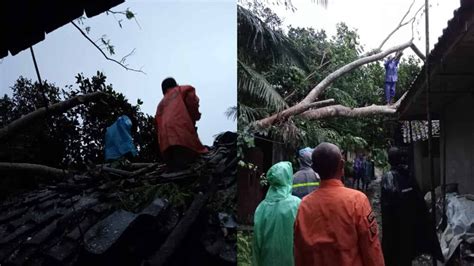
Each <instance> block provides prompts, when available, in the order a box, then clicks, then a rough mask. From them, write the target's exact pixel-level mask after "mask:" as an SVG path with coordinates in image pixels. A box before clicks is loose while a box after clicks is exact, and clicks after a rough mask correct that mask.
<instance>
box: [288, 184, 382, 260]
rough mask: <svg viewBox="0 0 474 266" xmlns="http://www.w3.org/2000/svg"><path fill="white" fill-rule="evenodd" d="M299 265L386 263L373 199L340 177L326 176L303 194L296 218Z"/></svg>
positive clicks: (295, 247) (295, 246)
mask: <svg viewBox="0 0 474 266" xmlns="http://www.w3.org/2000/svg"><path fill="white" fill-rule="evenodd" d="M294 244H295V245H294V254H295V265H296V266H303V265H304V266H308V265H318V266H328V265H334V266H345V265H350V266H361V265H363V266H369V265H370V266H383V265H384V259H383V255H382V249H381V247H380V242H379V239H378V230H377V221H376V220H375V216H374V215H373V213H372V209H371V207H370V203H369V200H368V199H367V197H366V196H365V195H364V194H363V193H362V192H359V191H357V190H353V189H349V188H345V187H344V185H343V184H342V182H341V181H340V180H337V179H329V180H323V181H322V182H321V185H320V187H319V189H318V190H316V191H314V192H312V193H310V194H308V195H307V196H306V197H304V198H303V200H302V201H301V204H300V206H299V208H298V214H297V216H296V221H295V238H294Z"/></svg>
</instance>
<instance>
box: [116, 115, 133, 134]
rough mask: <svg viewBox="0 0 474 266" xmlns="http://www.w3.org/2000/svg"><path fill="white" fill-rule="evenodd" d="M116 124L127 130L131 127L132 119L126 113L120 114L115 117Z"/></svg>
mask: <svg viewBox="0 0 474 266" xmlns="http://www.w3.org/2000/svg"><path fill="white" fill-rule="evenodd" d="M117 125H118V126H119V127H121V128H123V129H126V130H127V131H129V130H130V129H131V128H132V120H130V118H128V116H126V115H122V116H121V117H119V118H118V119H117Z"/></svg>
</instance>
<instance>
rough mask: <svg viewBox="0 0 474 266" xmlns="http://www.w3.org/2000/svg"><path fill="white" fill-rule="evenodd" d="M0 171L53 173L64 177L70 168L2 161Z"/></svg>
mask: <svg viewBox="0 0 474 266" xmlns="http://www.w3.org/2000/svg"><path fill="white" fill-rule="evenodd" d="M0 171H1V172H7V171H15V172H28V173H35V174H39V175H53V176H56V177H63V176H66V175H68V174H69V171H68V170H62V169H58V168H54V167H49V166H46V165H40V164H32V163H7V162H0Z"/></svg>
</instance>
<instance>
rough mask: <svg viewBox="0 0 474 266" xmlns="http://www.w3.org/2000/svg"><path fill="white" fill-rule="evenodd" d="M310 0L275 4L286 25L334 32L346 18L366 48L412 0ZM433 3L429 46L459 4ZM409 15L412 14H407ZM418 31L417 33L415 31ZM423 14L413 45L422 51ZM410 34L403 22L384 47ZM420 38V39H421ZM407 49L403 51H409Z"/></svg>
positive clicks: (448, 0)
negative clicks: (321, 1) (290, 7)
mask: <svg viewBox="0 0 474 266" xmlns="http://www.w3.org/2000/svg"><path fill="white" fill-rule="evenodd" d="M314 2H315V1H310V0H293V1H292V3H293V4H294V6H295V7H296V8H297V11H296V12H290V11H287V10H285V8H284V7H282V6H280V7H274V8H273V9H274V10H275V11H276V13H277V14H278V15H279V16H280V18H282V19H283V22H284V24H285V25H287V26H288V25H293V26H302V27H313V28H315V29H324V30H326V32H327V33H328V35H329V36H332V35H333V34H334V33H335V32H336V24H337V23H338V22H345V23H346V24H347V25H348V26H349V27H351V28H356V29H358V33H359V35H360V40H361V43H362V44H363V45H364V46H365V48H366V50H370V49H373V48H376V47H378V46H379V44H380V43H381V42H382V40H383V39H385V37H386V36H387V35H388V34H389V33H390V32H391V31H392V30H393V29H394V28H395V27H396V26H397V25H398V23H399V21H400V20H401V18H402V17H403V15H404V14H405V12H406V11H407V10H408V7H409V6H410V4H411V3H412V0H357V1H354V0H352V1H351V0H329V4H328V6H327V8H324V7H322V6H320V5H317V4H315V3H314ZM424 3H425V0H416V1H415V4H414V6H413V8H412V12H411V14H413V13H414V12H415V11H416V10H417V9H418V8H419V7H420V6H421V5H423V4H424ZM430 5H431V6H432V7H431V9H430V13H429V18H430V22H429V23H430V47H431V48H433V45H434V44H436V42H437V41H438V37H439V36H440V35H441V34H442V30H443V29H444V28H446V26H447V22H448V20H449V19H451V18H452V17H453V12H454V10H455V9H457V8H458V7H459V6H460V1H459V0H430ZM408 17H409V18H410V17H412V15H409V16H408ZM418 31H419V33H418ZM424 33H425V17H424V16H423V17H422V18H421V20H420V21H419V24H417V23H415V40H414V42H415V45H416V46H417V47H418V48H419V49H420V50H421V51H422V52H423V54H424V53H425V37H424V36H425V34H424ZM410 38H411V27H408V26H405V28H403V29H402V30H400V31H399V32H398V33H397V34H395V35H394V36H393V37H392V38H391V39H390V41H389V42H387V43H386V44H385V46H384V48H388V47H390V46H393V45H397V44H401V43H403V42H406V41H408V40H409V39H410ZM420 38H421V39H420ZM410 53H411V52H407V53H406V54H410Z"/></svg>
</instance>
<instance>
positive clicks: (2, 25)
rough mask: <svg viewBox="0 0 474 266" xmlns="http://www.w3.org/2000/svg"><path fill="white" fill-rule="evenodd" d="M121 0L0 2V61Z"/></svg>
mask: <svg viewBox="0 0 474 266" xmlns="http://www.w3.org/2000/svg"><path fill="white" fill-rule="evenodd" d="M123 2H124V0H100V1H94V0H68V1H60V0H15V1H13V0H5V1H1V2H0V10H2V11H3V14H2V16H0V33H1V36H2V37H1V39H2V41H1V42H0V59H1V58H3V57H6V56H8V52H10V54H11V55H16V54H18V53H19V52H21V51H22V50H25V49H27V48H29V47H30V46H33V45H35V44H36V43H38V42H40V41H42V40H44V38H45V34H46V33H50V32H52V31H54V30H56V29H57V28H59V27H61V26H63V25H65V24H67V23H69V22H71V21H73V20H75V19H77V18H79V17H81V16H82V15H84V13H85V15H86V16H87V17H89V18H90V17H93V16H96V15H98V14H100V13H102V12H104V11H107V10H109V9H110V8H112V7H114V6H116V5H118V4H121V3H123Z"/></svg>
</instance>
